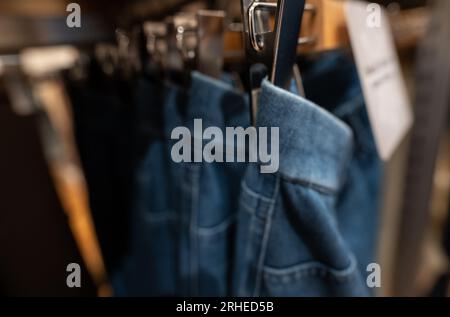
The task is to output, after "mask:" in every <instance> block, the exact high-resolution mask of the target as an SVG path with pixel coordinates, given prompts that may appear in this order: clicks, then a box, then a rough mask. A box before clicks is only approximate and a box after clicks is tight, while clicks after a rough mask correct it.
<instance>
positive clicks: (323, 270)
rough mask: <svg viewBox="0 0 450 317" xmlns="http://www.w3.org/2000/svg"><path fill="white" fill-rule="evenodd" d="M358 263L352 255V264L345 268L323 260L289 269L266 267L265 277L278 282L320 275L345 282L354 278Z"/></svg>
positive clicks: (290, 281) (288, 281)
mask: <svg viewBox="0 0 450 317" xmlns="http://www.w3.org/2000/svg"><path fill="white" fill-rule="evenodd" d="M354 272H357V263H356V259H355V257H354V256H351V257H350V264H349V266H348V267H347V268H345V269H343V270H339V269H335V268H332V267H328V266H326V265H325V264H323V263H321V262H309V263H303V264H300V265H297V266H294V267H291V268H287V269H276V268H271V267H267V266H266V267H264V278H265V279H266V280H271V281H274V282H278V283H282V284H284V283H292V282H293V281H297V280H299V279H302V278H305V277H315V276H320V277H323V278H327V280H330V281H335V282H345V281H348V280H351V279H352V278H354V274H353V273H354Z"/></svg>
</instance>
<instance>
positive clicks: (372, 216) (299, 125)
mask: <svg viewBox="0 0 450 317" xmlns="http://www.w3.org/2000/svg"><path fill="white" fill-rule="evenodd" d="M341 63H342V64H341ZM315 65H316V66H315V67H313V69H311V71H310V72H309V74H310V76H308V75H307V74H306V76H305V77H304V82H305V91H306V95H307V96H308V87H309V85H310V84H312V83H313V82H314V81H315V82H314V87H316V89H318V90H320V93H319V92H318V94H317V98H316V100H319V101H320V100H321V99H322V100H323V101H324V103H326V101H327V100H329V101H330V107H328V110H330V111H333V112H334V114H332V113H330V112H329V111H327V110H325V109H323V108H321V107H319V106H318V105H316V104H314V103H313V102H311V101H308V100H306V99H304V98H301V97H298V96H296V95H294V94H291V93H290V92H287V91H284V90H281V89H279V88H277V87H275V86H273V85H272V84H270V83H269V82H268V81H264V82H263V84H262V91H261V96H260V104H259V109H258V115H257V126H258V127H279V128H280V169H279V171H278V173H275V174H270V175H267V174H260V173H259V166H258V164H249V166H248V168H247V171H246V175H245V177H244V180H243V182H242V192H241V198H240V209H239V212H238V231H237V237H236V244H235V246H236V249H235V265H234V280H233V294H234V295H236V296H368V295H370V293H371V292H370V290H369V289H368V287H367V285H366V275H365V274H366V272H365V266H366V265H367V264H368V263H366V262H368V261H372V260H373V258H374V255H373V253H374V252H373V251H374V249H375V244H376V243H375V242H376V231H377V227H378V223H377V220H376V219H377V212H378V210H377V208H376V206H378V199H379V197H378V193H379V191H378V185H379V179H380V173H379V171H380V170H379V160H378V157H377V156H376V152H374V151H372V150H373V147H372V145H373V137H372V135H371V132H370V125H369V124H368V120H367V114H366V112H365V109H364V103H363V99H362V94H361V90H360V87H359V83H358V81H357V77H354V73H353V71H354V66H352V67H353V68H348V67H347V68H345V67H343V65H349V63H348V61H346V60H345V59H343V58H341V57H340V54H337V55H334V54H331V55H329V57H328V58H326V59H325V60H322V61H319V62H318V63H316V64H315ZM355 78H356V81H355V80H354V79H355ZM340 79H342V81H341V83H340V84H339V80H340ZM335 80H336V82H337V84H336V86H338V87H339V89H336V90H330V91H329V93H328V91H327V90H326V89H327V88H328V87H327V86H330V87H331V86H332V84H333V83H334V81H335ZM330 84H331V85H330ZM333 103H334V106H333V107H332V106H331V105H333ZM321 106H322V105H321ZM338 116H339V117H340V118H342V119H343V120H341V119H339V118H338Z"/></svg>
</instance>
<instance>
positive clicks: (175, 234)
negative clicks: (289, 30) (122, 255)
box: [117, 72, 250, 296]
mask: <svg viewBox="0 0 450 317" xmlns="http://www.w3.org/2000/svg"><path fill="white" fill-rule="evenodd" d="M194 119H202V120H203V128H204V129H205V128H207V127H209V126H217V127H221V128H223V129H224V128H225V127H226V126H248V125H249V120H250V119H249V110H248V106H247V101H246V98H245V97H244V96H243V95H242V94H239V93H236V92H235V91H234V89H233V87H232V86H230V85H227V84H225V83H223V82H220V81H217V80H214V79H211V78H209V77H206V76H203V75H201V74H199V73H196V72H194V73H193V74H192V78H191V84H190V87H189V89H188V90H187V91H186V90H184V89H182V88H180V87H176V86H175V85H172V84H167V85H166V89H165V101H164V128H163V129H164V138H160V139H158V140H155V141H154V142H152V143H151V145H150V146H149V148H148V152H147V154H146V155H145V159H144V160H143V161H142V163H141V164H140V166H139V169H138V172H137V173H136V184H135V188H136V196H135V208H134V213H133V219H134V221H133V224H134V226H133V229H132V233H133V238H132V241H133V243H132V252H131V253H130V256H129V258H128V261H127V262H126V264H125V269H124V273H123V274H122V276H121V277H120V279H119V280H118V284H117V285H120V287H118V288H119V289H122V291H121V292H120V293H121V294H120V295H125V296H128V295H138V296H146V295H149V296H225V295H228V294H229V289H230V286H229V283H230V281H231V263H232V257H233V255H234V253H233V252H232V247H233V237H234V228H235V220H236V219H235V218H236V212H237V208H238V197H239V190H240V187H239V184H240V181H241V179H242V177H243V173H244V172H245V168H246V164H244V163H189V162H182V163H174V162H173V161H172V158H171V156H170V153H171V148H172V146H173V145H174V144H175V143H176V142H177V140H171V139H170V134H171V132H172V130H173V129H174V128H176V127H179V126H185V127H188V128H189V129H190V130H191V131H192V130H193V123H194ZM192 135H193V131H192Z"/></svg>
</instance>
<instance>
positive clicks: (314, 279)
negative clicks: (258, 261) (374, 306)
mask: <svg viewBox="0 0 450 317" xmlns="http://www.w3.org/2000/svg"><path fill="white" fill-rule="evenodd" d="M334 206H335V196H334V194H333V193H332V192H323V191H322V192H321V191H320V190H317V188H314V186H311V185H309V186H307V185H299V184H296V183H291V182H286V181H281V182H280V190H279V194H278V197H277V205H276V208H275V210H274V213H273V215H272V218H271V220H270V221H271V224H270V231H269V234H268V239H267V244H266V245H265V246H264V247H265V250H264V251H263V252H264V267H263V268H262V275H263V278H262V281H263V282H262V283H261V286H260V289H259V295H261V296H357V295H362V296H365V295H367V290H366V288H365V287H364V284H363V280H362V277H361V276H360V272H359V270H358V266H357V261H356V259H355V257H354V256H353V254H352V253H351V251H350V250H349V248H348V247H347V245H346V243H345V241H344V239H343V237H342V235H341V232H340V230H339V226H338V223H337V219H336V213H335V209H334Z"/></svg>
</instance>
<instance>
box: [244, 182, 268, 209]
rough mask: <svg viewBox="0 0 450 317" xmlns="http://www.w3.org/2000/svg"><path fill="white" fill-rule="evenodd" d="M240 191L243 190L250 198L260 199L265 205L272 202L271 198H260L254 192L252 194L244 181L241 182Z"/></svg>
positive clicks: (259, 195)
mask: <svg viewBox="0 0 450 317" xmlns="http://www.w3.org/2000/svg"><path fill="white" fill-rule="evenodd" d="M242 189H243V190H245V191H247V193H248V194H249V195H250V196H252V197H254V198H256V199H261V200H262V201H264V202H266V203H269V204H271V203H272V202H273V201H274V199H273V198H267V197H265V196H262V195H261V194H258V193H256V192H254V191H253V190H251V189H250V187H248V186H247V184H246V183H245V181H243V182H242Z"/></svg>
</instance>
